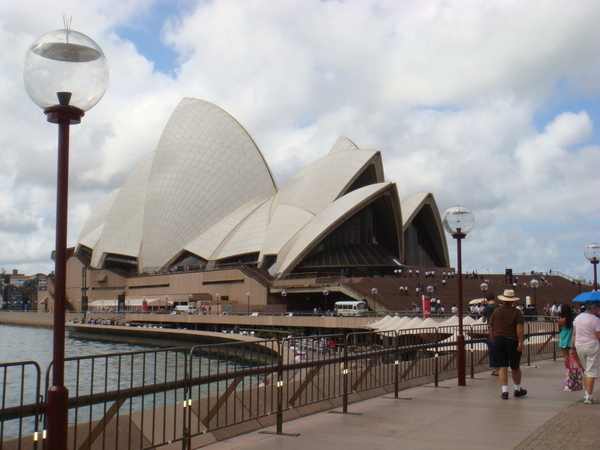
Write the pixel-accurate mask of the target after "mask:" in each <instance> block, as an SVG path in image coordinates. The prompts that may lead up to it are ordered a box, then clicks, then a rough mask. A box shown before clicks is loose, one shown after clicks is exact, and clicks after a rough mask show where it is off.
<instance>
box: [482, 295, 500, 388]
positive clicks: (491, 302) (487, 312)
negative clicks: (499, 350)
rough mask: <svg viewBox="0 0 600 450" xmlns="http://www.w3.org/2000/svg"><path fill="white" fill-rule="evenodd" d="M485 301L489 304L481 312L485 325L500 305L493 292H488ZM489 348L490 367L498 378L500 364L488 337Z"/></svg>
mask: <svg viewBox="0 0 600 450" xmlns="http://www.w3.org/2000/svg"><path fill="white" fill-rule="evenodd" d="M485 300H486V301H487V304H486V305H485V306H484V307H483V311H482V312H481V317H482V319H483V322H484V323H488V324H489V323H490V318H491V317H492V313H493V312H494V310H495V309H496V308H498V306H500V305H498V304H497V303H496V296H495V295H494V294H493V293H492V292H488V293H487V294H486V296H485ZM486 344H487V347H488V359H489V362H490V367H491V368H492V375H493V376H495V377H497V376H499V375H500V371H499V370H498V363H497V362H496V355H495V354H494V349H493V347H492V338H491V337H490V336H489V335H488V339H487V341H486Z"/></svg>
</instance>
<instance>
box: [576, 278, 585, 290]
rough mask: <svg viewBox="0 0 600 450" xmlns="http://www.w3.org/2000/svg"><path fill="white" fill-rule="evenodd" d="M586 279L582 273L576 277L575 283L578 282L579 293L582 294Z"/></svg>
mask: <svg viewBox="0 0 600 450" xmlns="http://www.w3.org/2000/svg"><path fill="white" fill-rule="evenodd" d="M584 281H585V279H584V278H583V277H582V276H581V275H577V276H576V277H575V283H577V293H578V294H581V285H582V284H583V282H584Z"/></svg>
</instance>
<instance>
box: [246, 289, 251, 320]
mask: <svg viewBox="0 0 600 450" xmlns="http://www.w3.org/2000/svg"><path fill="white" fill-rule="evenodd" d="M251 296H252V293H251V292H250V291H248V292H246V303H247V309H248V315H249V314H250V297H251Z"/></svg>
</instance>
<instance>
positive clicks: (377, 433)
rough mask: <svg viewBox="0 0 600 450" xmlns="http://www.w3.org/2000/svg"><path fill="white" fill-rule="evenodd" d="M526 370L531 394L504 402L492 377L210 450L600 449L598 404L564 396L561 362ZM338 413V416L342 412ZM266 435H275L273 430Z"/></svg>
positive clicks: (319, 417)
mask: <svg viewBox="0 0 600 450" xmlns="http://www.w3.org/2000/svg"><path fill="white" fill-rule="evenodd" d="M534 364H535V366H534V367H528V366H522V368H523V383H522V385H523V387H524V388H525V389H527V390H528V392H529V393H528V395H527V396H526V397H523V398H514V397H513V396H512V389H513V385H512V382H511V383H510V384H509V389H510V390H511V396H510V399H509V400H502V399H501V398H500V386H499V382H498V378H497V377H492V376H491V375H490V372H489V371H488V372H482V373H479V374H476V376H475V378H474V379H471V378H467V386H464V387H459V386H457V381H456V379H452V380H447V381H443V382H441V383H440V385H439V387H437V388H436V387H433V385H426V386H420V387H416V388H412V389H408V390H404V391H401V392H400V393H399V397H400V398H399V399H394V398H393V395H385V396H383V397H378V398H374V399H371V400H366V401H363V402H360V403H355V404H352V405H349V407H348V412H349V413H351V414H346V415H344V414H334V413H328V412H324V413H319V414H315V415H313V416H309V417H304V418H301V419H297V420H294V421H291V422H286V423H284V425H283V432H284V433H298V434H299V435H298V436H284V435H272V434H261V433H260V432H258V431H255V432H252V433H248V434H246V435H242V436H238V437H235V438H232V439H229V440H226V441H222V442H219V443H215V444H212V445H210V446H208V447H205V448H210V449H211V450H223V449H301V450H318V449H328V450H334V449H345V450H348V449H399V448H408V449H541V448H544V449H591V448H600V404H597V405H584V404H583V401H582V398H583V393H582V392H581V391H580V392H564V391H563V390H562V381H563V378H564V372H565V370H564V365H563V363H562V361H556V362H554V361H538V362H536V363H534ZM597 387H598V388H599V392H597V393H596V394H597V397H598V398H600V386H597ZM336 411H340V409H338V410H336ZM265 431H275V427H270V428H267V429H266V430H265Z"/></svg>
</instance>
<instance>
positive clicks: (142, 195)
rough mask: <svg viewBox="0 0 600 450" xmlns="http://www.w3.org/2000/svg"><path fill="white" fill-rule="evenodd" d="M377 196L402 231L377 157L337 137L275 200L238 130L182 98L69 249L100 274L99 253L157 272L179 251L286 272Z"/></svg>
mask: <svg viewBox="0 0 600 450" xmlns="http://www.w3.org/2000/svg"><path fill="white" fill-rule="evenodd" d="M349 153H351V154H349ZM365 175H367V176H365ZM350 189H354V190H353V191H352V192H349V190H350ZM381 195H388V196H391V198H393V205H392V206H389V207H388V209H389V211H388V212H387V213H386V216H389V219H386V220H392V221H394V223H396V229H397V230H402V223H401V222H402V215H401V214H400V202H399V200H398V194H397V191H396V187H395V184H393V183H385V180H384V175H383V164H382V160H381V154H380V153H379V152H378V151H375V150H364V149H359V148H358V147H357V146H356V145H355V144H354V143H353V142H352V141H350V140H349V139H347V138H344V137H341V138H339V139H338V140H337V142H336V143H335V144H334V146H333V147H332V149H331V150H330V152H329V154H328V155H326V156H325V157H323V158H321V159H319V160H317V161H315V162H313V163H312V164H310V165H309V166H307V167H305V168H304V169H302V170H301V171H300V172H298V173H297V174H296V175H295V176H293V177H292V178H291V179H290V180H289V181H288V182H287V183H286V184H285V185H284V186H283V187H282V188H281V190H279V192H278V191H277V187H276V184H275V181H274V179H273V176H272V174H271V172H270V169H269V167H268V165H267V163H266V161H265V160H264V158H263V155H262V154H261V153H260V150H259V149H258V148H257V146H256V145H255V143H254V141H253V140H252V138H251V137H250V136H249V135H248V133H247V132H246V131H245V130H244V128H243V127H242V126H241V125H240V124H239V123H238V122H237V121H236V120H235V119H234V118H233V117H231V116H230V115H229V114H227V113H226V112H225V111H223V110H222V109H220V108H219V107H217V106H215V105H213V104H211V103H208V102H205V101H202V100H197V99H192V98H185V99H183V100H182V101H181V103H180V104H179V105H178V106H177V108H176V109H175V111H174V112H173V114H172V116H171V118H170V119H169V122H168V123H167V125H166V127H165V130H164V132H163V134H162V136H161V138H160V141H159V143H158V146H157V149H156V151H155V152H154V153H152V154H151V155H149V157H148V158H147V159H146V160H144V161H143V162H142V163H140V165H139V167H138V168H137V169H136V170H135V171H134V172H133V174H132V175H131V176H130V177H129V179H128V180H127V182H126V183H125V184H124V186H123V188H121V189H120V190H119V191H116V192H113V193H111V194H110V195H109V197H108V198H107V200H105V201H104V202H103V203H101V204H100V205H99V206H98V207H97V209H96V210H95V211H94V212H93V213H92V215H91V216H90V219H88V222H87V223H86V225H85V226H84V229H83V231H82V233H81V236H80V240H79V243H80V244H82V245H86V246H89V247H92V248H93V255H92V262H91V264H92V266H94V267H103V263H104V258H105V256H106V255H107V254H123V255H126V256H129V257H134V258H137V259H138V270H142V269H143V268H145V267H164V266H166V265H169V264H171V263H172V262H173V261H174V260H175V259H176V258H177V257H178V256H179V255H180V254H182V252H184V251H186V252H189V253H192V254H195V255H197V256H198V257H200V258H202V259H204V260H208V261H216V260H220V259H226V258H232V257H236V256H238V255H239V256H241V255H248V254H259V253H260V256H259V260H260V261H259V262H260V263H261V264H262V262H265V261H271V262H272V261H273V258H272V256H276V259H275V260H276V263H275V265H274V266H273V267H270V268H269V269H270V270H271V271H272V272H273V273H275V272H281V271H282V270H283V271H284V272H289V271H292V270H293V269H294V265H295V264H297V263H299V262H300V260H301V258H302V257H303V255H306V253H307V251H308V250H309V249H310V248H314V247H315V245H316V244H318V242H319V241H320V240H322V239H324V237H326V235H327V233H329V232H331V231H332V230H333V229H334V228H335V227H336V226H338V225H339V224H340V223H343V222H344V220H347V218H348V217H350V215H352V214H354V213H356V212H357V210H359V209H360V208H362V207H366V206H367V205H368V203H369V202H371V201H375V199H376V198H378V197H379V196H381ZM396 203H397V205H396ZM404 225H405V226H406V224H404ZM442 234H443V232H442ZM442 237H443V236H442ZM398 240H399V241H400V242H399V243H398V248H400V249H402V237H401V236H398ZM438 241H439V239H438ZM442 241H443V242H444V243H445V239H442ZM400 253H402V250H400ZM398 257H399V258H400V259H402V258H403V255H402V254H401V255H398Z"/></svg>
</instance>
